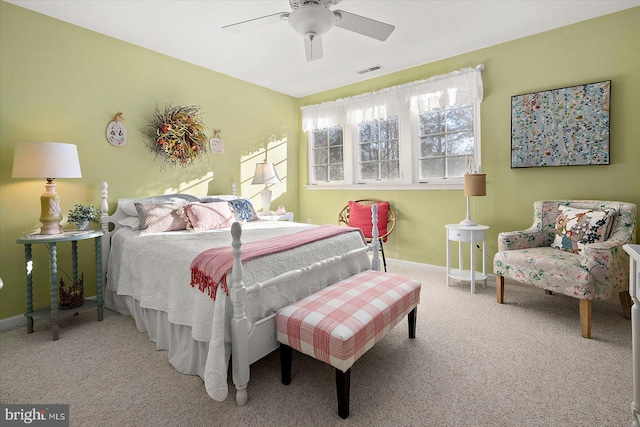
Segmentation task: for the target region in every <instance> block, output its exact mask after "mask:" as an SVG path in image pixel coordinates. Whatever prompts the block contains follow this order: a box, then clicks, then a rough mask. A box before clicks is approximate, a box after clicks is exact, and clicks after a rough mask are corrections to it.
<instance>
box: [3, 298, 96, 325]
mask: <svg viewBox="0 0 640 427" xmlns="http://www.w3.org/2000/svg"><path fill="white" fill-rule="evenodd" d="M85 299H96V296H95V295H92V296H90V297H85ZM46 318H47V316H44V315H42V316H36V317H34V318H33V320H34V322H37V321H40V320H43V319H46ZM26 324H27V317H26V316H25V315H24V314H18V315H16V316H12V317H5V318H4V319H0V332H2V331H8V330H9V329H15V328H19V327H21V326H24V325H26Z"/></svg>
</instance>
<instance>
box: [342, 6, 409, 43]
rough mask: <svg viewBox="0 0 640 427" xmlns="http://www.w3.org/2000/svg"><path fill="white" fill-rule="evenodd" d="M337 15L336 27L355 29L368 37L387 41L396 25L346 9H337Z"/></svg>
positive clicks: (354, 30)
mask: <svg viewBox="0 0 640 427" xmlns="http://www.w3.org/2000/svg"><path fill="white" fill-rule="evenodd" d="M334 13H335V15H336V16H337V17H338V18H339V19H338V21H337V22H336V23H335V26H336V27H340V28H344V29H345V30H349V31H353V32H354V33H358V34H362V35H364V36H367V37H372V38H374V39H378V40H380V41H385V40H386V39H387V37H389V35H390V34H391V33H392V32H393V30H395V28H396V27H395V26H394V25H390V24H385V23H384V22H380V21H376V20H375V19H370V18H365V17H364V16H360V15H356V14H353V13H350V12H345V11H344V10H336V11H335V12H334Z"/></svg>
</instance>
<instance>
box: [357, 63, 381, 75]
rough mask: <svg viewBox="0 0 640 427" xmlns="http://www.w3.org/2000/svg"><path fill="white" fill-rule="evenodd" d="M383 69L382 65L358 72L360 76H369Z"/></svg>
mask: <svg viewBox="0 0 640 427" xmlns="http://www.w3.org/2000/svg"><path fill="white" fill-rule="evenodd" d="M381 69H382V65H379V64H378V65H374V66H373V67H369V68H365V69H364V70H360V71H358V74H367V73H370V72H372V71H378V70H381Z"/></svg>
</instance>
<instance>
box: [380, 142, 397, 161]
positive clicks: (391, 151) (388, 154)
mask: <svg viewBox="0 0 640 427" xmlns="http://www.w3.org/2000/svg"><path fill="white" fill-rule="evenodd" d="M398 157H399V155H398V141H382V142H380V160H396V159H398Z"/></svg>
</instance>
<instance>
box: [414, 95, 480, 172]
mask: <svg viewBox="0 0 640 427" xmlns="http://www.w3.org/2000/svg"><path fill="white" fill-rule="evenodd" d="M473 122H474V121H473V105H472V104H465V105H461V106H456V107H453V108H449V109H446V110H434V111H430V112H427V113H424V114H420V116H419V136H420V142H419V144H420V168H419V170H420V181H424V180H428V179H429V178H451V177H459V176H462V175H464V173H465V171H466V167H467V158H468V156H473V155H474V137H473V128H474V127H473Z"/></svg>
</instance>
